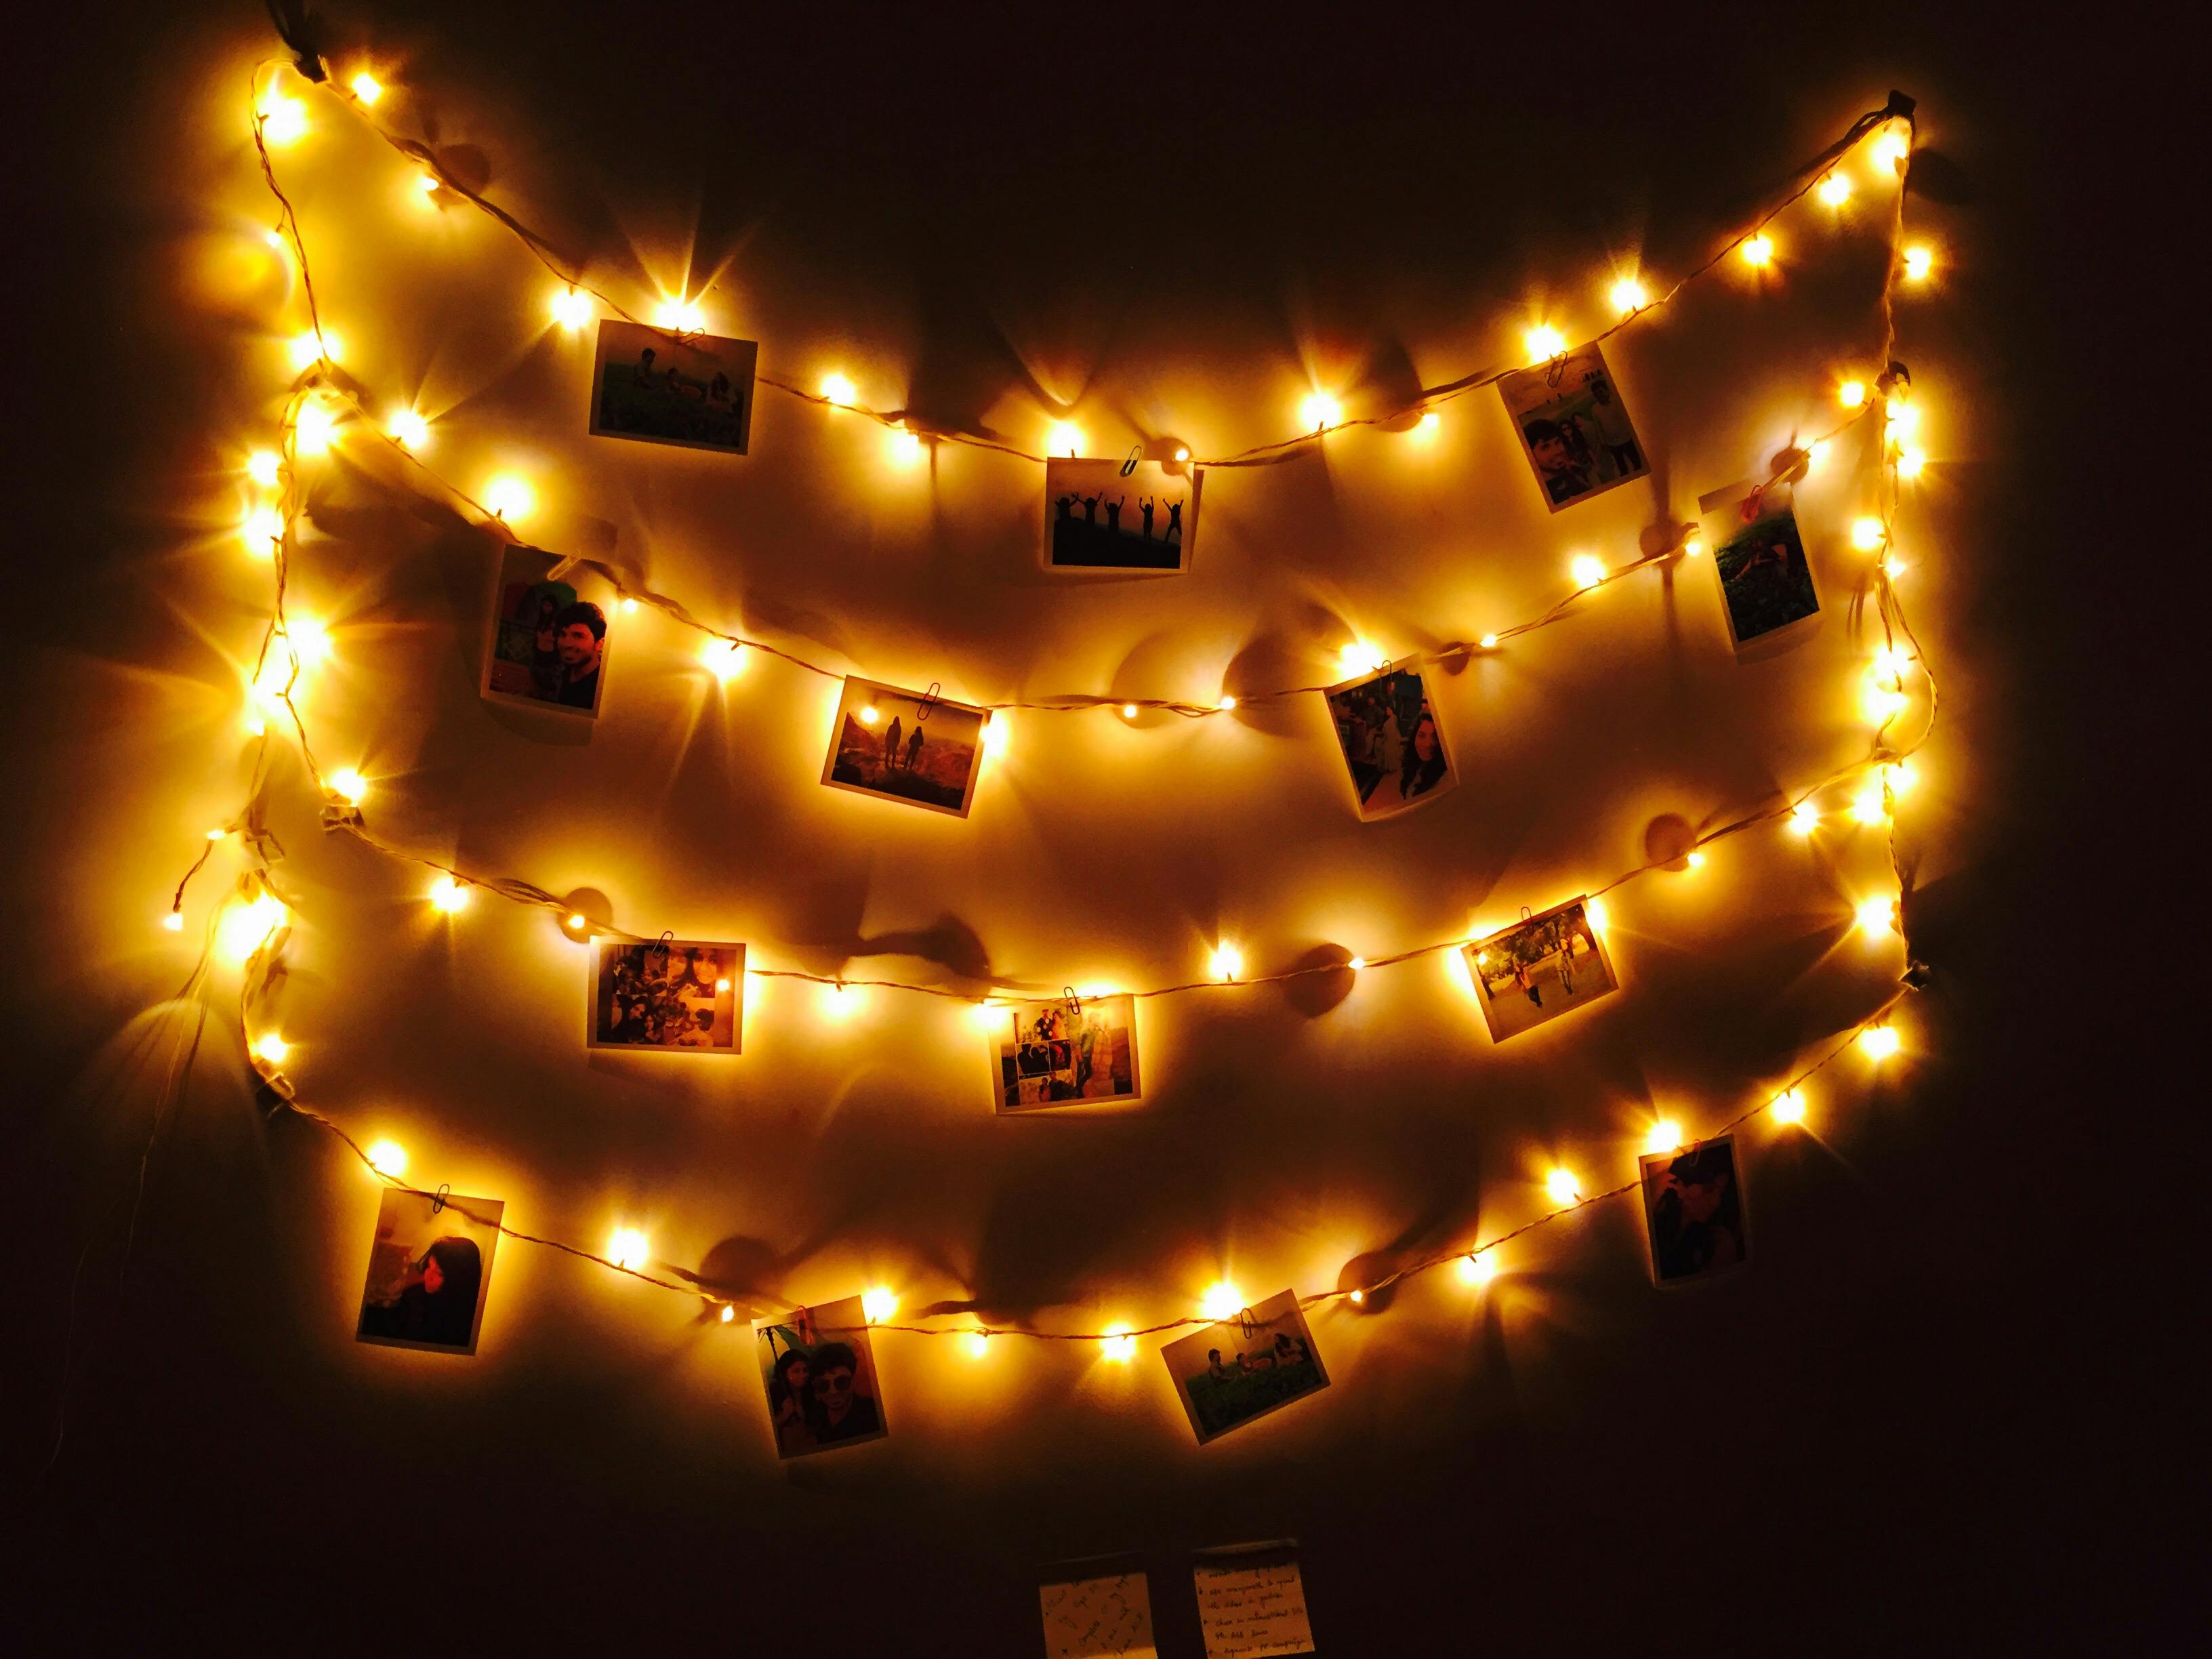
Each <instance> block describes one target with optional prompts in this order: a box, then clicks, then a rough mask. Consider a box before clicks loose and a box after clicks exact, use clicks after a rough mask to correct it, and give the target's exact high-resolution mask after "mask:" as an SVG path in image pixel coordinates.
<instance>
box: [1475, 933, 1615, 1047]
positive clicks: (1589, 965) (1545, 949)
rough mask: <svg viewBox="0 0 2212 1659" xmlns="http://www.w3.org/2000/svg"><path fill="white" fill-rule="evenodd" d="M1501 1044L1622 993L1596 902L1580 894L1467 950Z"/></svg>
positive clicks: (1485, 1012) (1492, 1030) (1485, 1009)
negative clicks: (1594, 920)
mask: <svg viewBox="0 0 2212 1659" xmlns="http://www.w3.org/2000/svg"><path fill="white" fill-rule="evenodd" d="M1461 954H1462V956H1464V957H1466V958H1467V968H1468V973H1469V974H1470V975H1472V976H1473V977H1474V987H1475V993H1476V995H1477V996H1478V997H1479V998H1480V1000H1481V1003H1482V1017H1483V1018H1484V1019H1485V1020H1486V1021H1487V1022H1488V1023H1489V1025H1490V1035H1491V1037H1492V1040H1493V1041H1495V1042H1504V1041H1505V1039H1506V1038H1508V1037H1510V1036H1520V1034H1521V1033H1522V1032H1523V1031H1526V1030H1529V1029H1530V1028H1532V1027H1534V1026H1538V1025H1541V1024H1543V1023H1544V1022H1545V1021H1546V1020H1547V1019H1557V1018H1559V1016H1560V1015H1561V1014H1564V1013H1565V1012H1567V1011H1568V1010H1570V1009H1571V1008H1580V1007H1583V1006H1585V1005H1586V1004H1589V1003H1592V1002H1595V1001H1596V1000H1598V999H1599V998H1600V997H1601V996H1606V995H1608V994H1611V993H1612V992H1613V991H1615V990H1618V989H1619V988H1620V981H1619V980H1618V979H1616V978H1614V977H1613V961H1612V958H1611V957H1607V955H1606V951H1605V942H1604V941H1603V940H1602V939H1600V938H1599V937H1598V935H1597V929H1596V928H1595V927H1592V926H1591V925H1590V919H1589V902H1588V901H1587V900H1585V899H1574V900H1571V901H1570V902H1567V903H1565V904H1561V905H1557V906H1555V907H1553V908H1551V909H1549V910H1547V911H1545V912H1544V914H1543V915H1540V916H1532V917H1530V918H1529V919H1528V921H1519V922H1516V923H1515V924H1514V925H1513V926H1512V927H1508V928H1505V929H1504V930H1502V931H1500V932H1498V933H1492V935H1491V936H1490V937H1489V938H1488V939H1478V940H1477V941H1476V942H1475V943H1474V944H1473V945H1464V946H1462V947H1461Z"/></svg>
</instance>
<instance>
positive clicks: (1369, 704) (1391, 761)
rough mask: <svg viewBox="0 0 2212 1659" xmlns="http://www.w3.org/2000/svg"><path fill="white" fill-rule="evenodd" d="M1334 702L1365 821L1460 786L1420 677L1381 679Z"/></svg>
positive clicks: (1347, 688)
mask: <svg viewBox="0 0 2212 1659" xmlns="http://www.w3.org/2000/svg"><path fill="white" fill-rule="evenodd" d="M1328 712H1329V716H1330V718H1331V719H1332V720H1334V722H1335V726H1336V740H1337V742H1338V744H1340V745H1341V746H1342V748H1343V750H1344V759H1345V763H1346V765H1347V766H1349V767H1350V768H1351V769H1352V792H1353V793H1355V794H1356V795H1358V798H1359V816H1360V817H1363V818H1379V817H1385V816H1387V815H1389V813H1392V812H1395V811H1399V810H1400V809H1401V808H1403V807H1407V806H1410V805H1413V803H1414V802H1415V801H1418V800H1420V799H1423V798H1424V797H1425V796H1429V795H1432V794H1440V793H1443V790H1445V789H1447V788H1449V787H1450V786H1451V785H1452V784H1453V783H1454V782H1455V781H1456V780H1455V778H1454V777H1453V775H1452V769H1451V760H1450V757H1449V756H1447V755H1446V754H1445V753H1444V739H1443V732H1442V731H1441V730H1440V729H1439V728H1438V727H1437V717H1436V712H1435V710H1433V709H1432V708H1430V707H1429V700H1428V693H1427V688H1426V687H1425V684H1423V682H1422V678H1421V676H1420V675H1419V674H1418V673H1416V672H1414V671H1412V670H1410V669H1400V670H1397V671H1395V672H1384V673H1381V674H1377V675H1375V676H1373V677H1372V678H1368V679H1364V680H1359V681H1356V682H1354V683H1353V684H1350V685H1343V686H1339V687H1338V688H1337V689H1336V690H1334V691H1331V692H1329V693H1328Z"/></svg>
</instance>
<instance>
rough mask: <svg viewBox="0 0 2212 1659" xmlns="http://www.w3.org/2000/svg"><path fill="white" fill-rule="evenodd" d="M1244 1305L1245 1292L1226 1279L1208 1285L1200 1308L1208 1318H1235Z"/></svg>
mask: <svg viewBox="0 0 2212 1659" xmlns="http://www.w3.org/2000/svg"><path fill="white" fill-rule="evenodd" d="M1243 1306H1244V1292H1243V1291H1240V1290H1238V1289H1237V1287H1236V1286H1235V1285H1232V1284H1231V1283H1230V1282H1229V1281H1228V1280H1227V1279H1219V1280H1217V1281H1216V1282H1215V1283H1213V1284H1212V1285H1208V1286H1207V1287H1206V1295H1205V1297H1203V1298H1202V1299H1201V1300H1200V1303H1199V1304H1198V1310H1199V1312H1200V1313H1202V1314H1204V1315H1205V1316H1206V1317H1207V1318H1208V1319H1213V1320H1222V1319H1234V1318H1235V1317H1236V1316H1237V1314H1238V1313H1239V1312H1240V1311H1241V1310H1243Z"/></svg>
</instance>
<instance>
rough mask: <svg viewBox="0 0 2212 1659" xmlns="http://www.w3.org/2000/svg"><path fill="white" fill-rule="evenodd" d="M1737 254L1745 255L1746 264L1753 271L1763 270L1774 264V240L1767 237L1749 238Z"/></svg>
mask: <svg viewBox="0 0 2212 1659" xmlns="http://www.w3.org/2000/svg"><path fill="white" fill-rule="evenodd" d="M1736 252H1739V253H1741V254H1742V255H1743V262H1744V264H1747V265H1749V266H1751V267H1752V268H1753V270H1763V269H1764V268H1765V267H1766V266H1768V265H1770V264H1773V263H1774V239H1773V238H1772V237H1771V236H1766V235H1759V236H1753V237H1749V238H1747V239H1746V240H1745V241H1744V243H1743V246H1741V247H1740V248H1738V249H1737V250H1736Z"/></svg>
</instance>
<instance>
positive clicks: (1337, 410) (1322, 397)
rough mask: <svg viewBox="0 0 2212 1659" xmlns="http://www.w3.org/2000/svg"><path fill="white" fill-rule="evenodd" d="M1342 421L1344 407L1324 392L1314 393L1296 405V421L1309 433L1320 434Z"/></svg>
mask: <svg viewBox="0 0 2212 1659" xmlns="http://www.w3.org/2000/svg"><path fill="white" fill-rule="evenodd" d="M1343 419H1344V405H1343V404H1340V403H1339V402H1337V400H1336V399H1335V398H1332V397H1330V396H1329V395H1328V393H1327V392H1313V393H1311V394H1310V396H1308V397H1307V398H1305V399H1304V401H1303V402H1301V403H1300V404H1298V421H1299V422H1300V424H1302V425H1303V426H1304V428H1306V429H1307V430H1308V431H1309V432H1320V431H1322V430H1324V429H1326V428H1329V427H1332V426H1335V425H1337V424H1339V423H1340V422H1342V420H1343Z"/></svg>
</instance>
